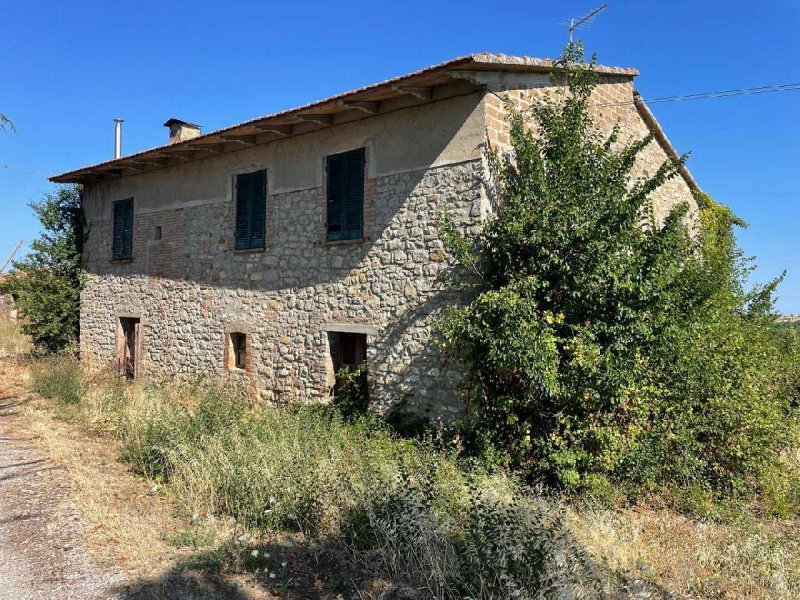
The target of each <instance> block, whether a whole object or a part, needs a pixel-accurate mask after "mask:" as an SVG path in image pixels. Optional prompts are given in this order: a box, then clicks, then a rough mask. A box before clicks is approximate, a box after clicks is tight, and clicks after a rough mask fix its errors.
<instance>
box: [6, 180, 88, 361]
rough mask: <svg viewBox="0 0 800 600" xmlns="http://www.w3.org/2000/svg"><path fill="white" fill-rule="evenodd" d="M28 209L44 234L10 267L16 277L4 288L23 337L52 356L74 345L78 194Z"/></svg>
mask: <svg viewBox="0 0 800 600" xmlns="http://www.w3.org/2000/svg"><path fill="white" fill-rule="evenodd" d="M31 208H33V211H34V212H35V213H36V216H37V217H38V218H39V221H40V223H41V225H42V233H41V234H40V235H39V237H38V238H37V239H35V240H34V241H33V242H32V243H31V247H30V252H28V254H27V255H26V256H25V257H24V258H22V259H21V260H18V261H14V271H13V272H12V274H11V275H10V276H9V277H8V278H7V279H6V280H5V281H4V282H3V286H2V288H3V291H4V292H6V293H11V294H12V295H13V296H14V299H15V301H16V303H17V306H18V308H19V310H20V312H21V314H22V316H23V318H24V322H23V325H22V331H23V333H25V334H27V335H29V336H31V339H32V341H33V344H34V347H35V349H36V350H38V351H40V352H45V353H55V352H59V351H61V350H63V349H65V348H66V347H67V346H69V345H70V344H72V343H74V342H76V341H77V339H78V327H79V323H80V292H81V287H82V284H83V277H82V272H81V248H82V243H83V216H82V215H83V213H82V210H81V189H80V188H79V187H77V186H65V187H61V188H59V189H58V191H57V192H56V193H50V194H46V195H45V196H44V197H43V198H42V199H41V200H39V201H38V202H32V203H31Z"/></svg>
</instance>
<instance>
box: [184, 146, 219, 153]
mask: <svg viewBox="0 0 800 600" xmlns="http://www.w3.org/2000/svg"><path fill="white" fill-rule="evenodd" d="M223 146H224V145H223V144H194V145H193V146H192V148H193V149H194V150H205V151H206V152H211V153H212V154H220V153H221V152H223V151H224V147H223Z"/></svg>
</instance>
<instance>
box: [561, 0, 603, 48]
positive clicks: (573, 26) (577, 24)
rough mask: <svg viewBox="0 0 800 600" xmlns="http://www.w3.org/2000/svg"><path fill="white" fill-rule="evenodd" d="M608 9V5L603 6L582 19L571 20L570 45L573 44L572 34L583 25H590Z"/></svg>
mask: <svg viewBox="0 0 800 600" xmlns="http://www.w3.org/2000/svg"><path fill="white" fill-rule="evenodd" d="M606 8H608V4H601V5H600V6H598V7H597V8H595V9H594V10H593V11H592V12H590V13H589V14H587V15H584V16H582V17H579V18H578V19H577V20H576V19H570V20H569V43H570V44H571V43H572V34H573V33H574V32H575V30H576V29H578V28H579V27H580V26H581V25H585V24H587V23H590V22H591V20H592V19H594V18H595V17H596V16H597V15H598V14H600V13H601V12H602V11H604V10H605V9H606Z"/></svg>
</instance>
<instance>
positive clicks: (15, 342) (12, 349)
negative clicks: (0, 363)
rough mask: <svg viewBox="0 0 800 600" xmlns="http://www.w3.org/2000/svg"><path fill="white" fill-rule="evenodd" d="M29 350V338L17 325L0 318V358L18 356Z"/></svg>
mask: <svg viewBox="0 0 800 600" xmlns="http://www.w3.org/2000/svg"><path fill="white" fill-rule="evenodd" d="M30 351H31V340H30V338H29V337H28V336H27V335H24V334H23V333H22V332H21V331H20V328H19V325H17V324H16V323H12V322H11V321H8V320H5V319H0V358H20V357H23V356H25V355H26V354H28V353H29V352H30Z"/></svg>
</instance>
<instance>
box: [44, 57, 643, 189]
mask: <svg viewBox="0 0 800 600" xmlns="http://www.w3.org/2000/svg"><path fill="white" fill-rule="evenodd" d="M553 62H554V61H553V60H552V59H546V58H532V57H529V56H509V55H506V54H491V53H488V52H483V53H479V54H469V55H467V56H461V57H458V58H454V59H452V60H448V61H446V62H443V63H439V64H437V65H432V66H430V67H426V68H425V69H421V70H419V71H414V72H413V73H409V74H407V75H402V76H400V77H395V78H393V79H388V80H386V81H382V82H380V83H375V84H372V85H368V86H365V87H362V88H358V89H355V90H352V91H349V92H344V93H342V94H337V95H335V96H331V97H330V98H325V99H324V100H319V101H316V102H312V103H310V104H306V105H303V106H299V107H297V108H292V109H289V110H284V111H281V112H277V113H274V114H271V115H266V116H263V117H258V118H255V119H251V120H249V121H244V122H243V123H239V124H238V125H232V126H230V127H225V128H223V129H218V130H216V131H212V132H209V133H206V134H203V135H201V136H198V137H195V138H192V139H190V140H186V141H182V142H177V143H173V144H167V145H164V146H159V147H157V148H152V149H149V150H144V151H142V152H137V153H135V154H131V155H128V156H123V157H122V158H118V159H115V160H109V161H105V162H101V163H97V164H94V165H89V166H87V167H82V168H80V169H76V170H74V171H68V172H66V173H62V174H60V175H54V176H52V177H50V181H53V182H56V183H84V182H87V181H93V180H97V179H104V178H106V177H113V176H120V175H123V174H126V172H127V173H128V174H131V173H136V172H143V171H146V170H150V169H157V168H163V167H167V166H171V165H174V164H179V163H180V161H181V160H191V159H193V158H198V157H200V156H209V155H210V154H202V153H204V152H209V153H211V154H214V153H220V152H226V151H230V150H235V149H239V148H241V147H242V146H243V145H244V146H247V145H255V144H261V143H268V142H270V141H274V140H276V139H282V138H284V137H288V136H291V135H297V134H298V133H307V132H309V131H314V130H315V129H318V128H324V127H327V126H330V125H335V124H337V123H340V122H347V121H350V120H353V119H354V115H361V116H368V115H370V114H377V113H378V112H379V103H380V102H384V101H386V100H391V99H396V98H401V97H410V98H414V99H416V101H419V103H424V102H426V101H431V100H435V99H436V90H437V87H439V86H443V85H445V84H448V83H452V82H453V81H454V80H453V74H454V72H456V71H460V70H469V71H507V72H527V73H549V72H552V71H553ZM596 70H597V72H598V73H601V74H604V75H619V76H623V77H635V76H636V75H638V74H639V72H638V71H637V70H636V69H631V68H625V67H607V66H597V67H596ZM198 155H200V156H198ZM176 161H177V162H176Z"/></svg>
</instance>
